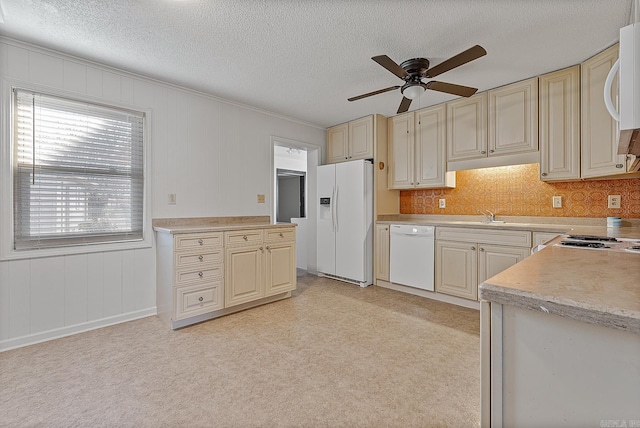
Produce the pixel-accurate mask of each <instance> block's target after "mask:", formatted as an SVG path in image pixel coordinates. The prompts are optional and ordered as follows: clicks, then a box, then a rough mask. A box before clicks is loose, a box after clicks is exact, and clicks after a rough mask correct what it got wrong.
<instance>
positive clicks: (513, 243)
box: [435, 227, 531, 300]
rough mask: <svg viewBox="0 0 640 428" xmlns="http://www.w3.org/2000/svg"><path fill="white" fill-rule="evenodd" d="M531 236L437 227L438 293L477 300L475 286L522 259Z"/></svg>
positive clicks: (505, 231) (502, 231)
mask: <svg viewBox="0 0 640 428" xmlns="http://www.w3.org/2000/svg"><path fill="white" fill-rule="evenodd" d="M530 253H531V232H528V231H512V230H486V229H465V228H450V227H436V254H435V256H436V269H435V271H436V282H435V290H436V292H438V293H443V294H449V295H452V296H457V297H463V298H465V299H471V300H477V299H478V284H480V283H482V282H483V281H484V280H485V279H487V278H490V277H492V276H494V275H496V274H498V273H500V272H502V271H503V270H505V269H507V268H508V267H510V266H513V265H514V264H516V263H518V262H519V261H521V260H523V259H525V258H526V257H527V256H528V255H529V254H530Z"/></svg>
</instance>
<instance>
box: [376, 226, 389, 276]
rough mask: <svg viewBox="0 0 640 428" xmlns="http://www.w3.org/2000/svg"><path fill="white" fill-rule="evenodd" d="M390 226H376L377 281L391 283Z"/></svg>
mask: <svg viewBox="0 0 640 428" xmlns="http://www.w3.org/2000/svg"><path fill="white" fill-rule="evenodd" d="M389 260H390V258H389V225H388V224H378V225H376V254H375V261H376V263H375V265H376V266H375V268H376V279H381V280H383V281H389Z"/></svg>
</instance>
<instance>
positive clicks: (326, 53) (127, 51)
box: [0, 0, 633, 126]
mask: <svg viewBox="0 0 640 428" xmlns="http://www.w3.org/2000/svg"><path fill="white" fill-rule="evenodd" d="M632 2H633V0H528V1H525V0H422V1H409V0H407V1H400V0H396V1H364V0H350V1H346V0H270V1H269V0H135V1H134V0H109V1H105V0H0V33H1V34H3V35H6V36H9V37H12V38H15V39H19V40H23V41H27V42H32V43H36V44H39V45H42V46H45V47H49V48H53V49H56V50H60V51H63V52H66V53H69V54H72V55H77V56H81V57H84V58H88V59H91V60H94V61H99V62H102V63H106V64H109V65H111V66H115V67H119V68H123V69H126V70H129V71H132V72H136V73H141V74H144V75H148V76H151V77H154V78H157V79H160V80H164V81H168V82H171V83H175V84H178V85H182V86H186V87H189V88H193V89H197V90H201V91H204V92H207V93H210V94H212V95H215V96H218V97H222V98H226V99H229V100H233V101H236V102H240V103H243V104H248V105H251V106H255V107H258V108H261V109H265V110H269V111H271V112H274V113H278V114H282V115H286V116H289V117H293V118H297V119H300V120H303V121H306V122H310V123H313V124H317V125H320V126H330V125H334V124H337V123H341V122H345V121H348V120H352V119H355V118H358V117H361V116H365V115H368V114H371V113H380V114H383V115H385V116H393V115H395V112H396V110H397V108H398V104H399V103H400V100H401V98H402V97H401V94H400V91H399V90H398V91H393V92H388V93H385V94H381V95H377V96H374V97H370V98H367V99H363V100H360V101H355V102H348V101H347V98H348V97H351V96H355V95H359V94H362V93H365V92H370V91H374V90H377V89H381V88H386V87H389V86H393V85H397V84H398V83H399V82H400V83H402V81H401V80H400V79H398V78H397V77H395V76H394V75H393V74H391V73H389V72H388V71H386V70H385V69H383V68H382V67H380V66H379V65H378V64H376V63H375V62H373V61H372V60H371V59H370V58H371V57H372V56H375V55H382V54H386V55H388V56H389V57H391V58H392V59H393V60H395V61H396V62H398V63H400V62H402V61H403V60H405V59H409V58H415V57H426V58H428V59H429V60H430V61H431V63H432V64H433V65H435V64H437V63H439V62H441V61H443V60H445V59H447V58H448V57H450V56H452V55H454V54H457V53H459V52H461V51H463V50H465V49H467V48H469V47H471V46H473V45H475V44H480V45H482V46H483V47H484V48H485V49H486V50H487V52H488V54H487V55H486V56H485V57H482V58H480V59H478V60H476V61H474V62H471V63H469V64H466V65H463V66H461V67H460V68H458V69H455V70H452V71H449V72H447V73H445V74H442V75H440V76H438V80H441V81H445V82H451V83H458V84H462V85H466V86H474V87H477V88H479V89H480V90H486V89H490V88H493V87H496V86H500V85H503V84H506V83H510V82H514V81H517V80H521V79H524V78H527V77H531V76H535V75H538V74H541V73H545V72H548V71H553V70H556V69H558V68H562V67H565V66H569V65H573V64H576V63H579V62H581V61H583V60H584V59H586V58H588V57H589V56H591V55H593V54H595V53H596V52H598V51H600V50H602V49H603V48H605V47H607V46H609V45H611V44H612V43H614V42H615V41H617V39H618V30H619V28H620V27H622V26H624V25H626V24H628V22H629V20H630V14H631V5H632ZM3 18H4V19H3ZM3 20H4V22H2V21H3ZM452 98H453V97H452V96H448V95H445V94H441V93H438V92H434V91H427V92H426V93H425V94H424V95H422V97H421V98H419V100H414V102H413V105H412V106H411V107H412V108H411V109H412V110H414V109H417V108H419V107H426V106H429V105H433V104H437V103H440V102H443V101H447V100H449V99H452Z"/></svg>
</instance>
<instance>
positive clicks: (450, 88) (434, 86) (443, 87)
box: [427, 80, 478, 97]
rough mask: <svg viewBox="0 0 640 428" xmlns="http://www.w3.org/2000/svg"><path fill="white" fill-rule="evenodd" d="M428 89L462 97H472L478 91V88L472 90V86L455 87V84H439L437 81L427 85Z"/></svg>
mask: <svg viewBox="0 0 640 428" xmlns="http://www.w3.org/2000/svg"><path fill="white" fill-rule="evenodd" d="M427 89H431V90H432V91H438V92H444V93H447V94H453V95H460V96H461V97H470V96H471V95H473V94H475V93H476V91H477V90H478V89H477V88H472V87H470V86H462V85H454V84H453V83H445V82H437V81H435V80H433V81H431V82H428V83H427Z"/></svg>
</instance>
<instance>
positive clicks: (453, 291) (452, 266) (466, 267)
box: [435, 241, 478, 300]
mask: <svg viewBox="0 0 640 428" xmlns="http://www.w3.org/2000/svg"><path fill="white" fill-rule="evenodd" d="M476 248H477V245H476V244H474V243H466V242H448V241H436V284H435V289H436V292H438V293H443V294H450V295H452V296H458V297H464V298H466V299H472V300H478V261H477V255H476V253H477V250H476Z"/></svg>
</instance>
